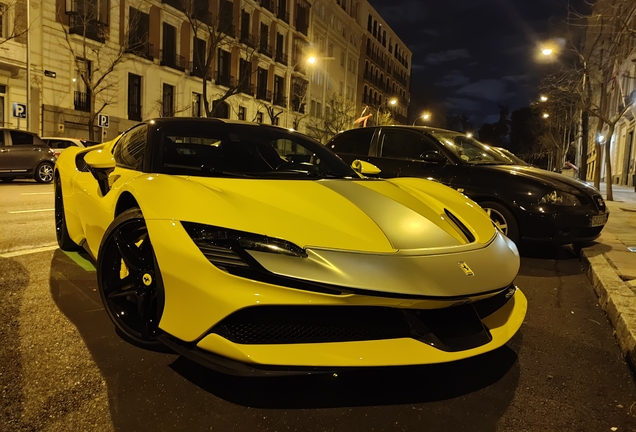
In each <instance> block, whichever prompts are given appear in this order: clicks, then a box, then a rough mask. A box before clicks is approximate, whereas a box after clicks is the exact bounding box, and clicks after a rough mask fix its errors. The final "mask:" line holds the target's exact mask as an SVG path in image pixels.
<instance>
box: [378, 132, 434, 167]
mask: <svg viewBox="0 0 636 432" xmlns="http://www.w3.org/2000/svg"><path fill="white" fill-rule="evenodd" d="M432 150H437V148H435V147H434V146H433V145H432V144H431V143H429V142H428V141H427V140H426V139H425V138H424V136H423V135H421V134H419V133H414V132H410V131H406V130H399V129H386V130H384V131H383V133H382V137H381V138H380V153H381V155H382V156H383V157H387V158H395V159H413V160H420V159H421V157H422V154H424V153H425V152H427V151H432Z"/></svg>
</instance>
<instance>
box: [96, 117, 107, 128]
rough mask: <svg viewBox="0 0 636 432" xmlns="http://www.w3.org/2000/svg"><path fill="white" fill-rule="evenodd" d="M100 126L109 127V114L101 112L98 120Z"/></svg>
mask: <svg viewBox="0 0 636 432" xmlns="http://www.w3.org/2000/svg"><path fill="white" fill-rule="evenodd" d="M97 123H98V124H99V127H103V128H107V127H108V116H107V115H105V114H100V115H99V119H98V120H97Z"/></svg>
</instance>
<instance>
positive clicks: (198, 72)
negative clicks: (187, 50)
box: [188, 61, 212, 81]
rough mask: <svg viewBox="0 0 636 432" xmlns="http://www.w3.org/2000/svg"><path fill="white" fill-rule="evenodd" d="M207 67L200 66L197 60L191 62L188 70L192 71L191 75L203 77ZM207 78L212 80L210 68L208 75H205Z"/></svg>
mask: <svg viewBox="0 0 636 432" xmlns="http://www.w3.org/2000/svg"><path fill="white" fill-rule="evenodd" d="M204 69H205V68H204V67H200V66H199V64H198V63H197V62H196V61H191V62H190V67H189V68H188V71H189V72H190V75H191V76H195V77H199V78H203V76H204V73H203V70H204ZM205 77H206V79H208V80H210V81H211V80H212V74H211V73H210V71H209V70H208V73H207V75H205Z"/></svg>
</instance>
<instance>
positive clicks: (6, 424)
mask: <svg viewBox="0 0 636 432" xmlns="http://www.w3.org/2000/svg"><path fill="white" fill-rule="evenodd" d="M44 192H52V186H40V185H36V184H27V183H24V184H15V185H3V184H0V212H1V216H0V229H1V231H0V251H3V252H0V347H1V348H0V392H1V396H0V430H2V431H41V430H46V431H69V430H73V431H75V430H82V431H110V430H114V431H141V430H143V431H146V430H161V431H172V430H188V431H220V432H221V431H222V432H225V431H227V432H232V431H427V432H428V431H445V432H448V431H611V430H613V429H612V428H617V429H616V430H617V431H619V432H621V431H633V430H636V386H635V385H634V381H633V378H632V376H631V374H630V372H629V369H628V367H627V365H626V364H625V362H624V361H623V360H622V358H621V355H620V352H619V350H618V347H617V345H616V342H615V339H614V336H613V334H612V329H611V327H610V325H609V323H608V321H607V318H606V317H605V315H604V313H603V312H602V310H601V308H600V307H599V306H598V304H597V301H596V297H595V295H594V293H593V291H592V288H591V286H590V284H589V282H588V280H587V278H586V277H585V274H584V269H583V268H582V266H581V263H580V261H579V260H578V258H576V257H575V256H574V254H573V253H572V252H571V251H569V250H568V249H566V248H558V249H545V248H543V249H532V250H525V251H524V257H523V259H522V267H521V272H520V274H519V277H518V278H517V281H516V283H517V285H518V286H519V287H520V288H521V289H522V290H523V291H524V293H525V294H526V296H527V297H528V300H529V312H528V315H527V318H526V321H525V323H524V324H523V326H522V328H521V330H520V332H519V333H518V334H517V335H516V336H515V337H514V338H513V339H512V341H511V342H510V343H509V344H508V345H507V346H505V347H503V348H501V349H499V350H497V351H495V352H492V353H489V354H486V355H483V356H480V357H477V358H473V359H469V360H464V361H460V362H456V363H452V364H446V365H438V366H425V367H407V368H392V369H372V370H364V371H356V372H348V373H340V374H338V375H337V376H333V375H327V376H310V377H292V378H267V379H265V378H234V377H228V376H224V375H220V374H218V373H215V372H212V371H209V370H206V369H204V368H201V367H199V366H197V365H196V364H193V363H191V362H189V361H188V360H185V359H183V358H180V357H179V356H177V355H175V354H172V353H168V352H154V351H148V350H143V349H140V348H137V347H135V346H133V345H130V344H129V343H127V342H125V341H124V340H123V339H122V338H121V337H120V336H119V335H118V334H117V333H116V332H115V329H114V327H113V325H112V324H111V323H110V321H109V320H108V317H107V315H106V313H105V311H104V310H103V308H102V306H101V302H100V299H99V295H98V293H97V291H96V289H97V283H96V280H95V272H94V271H92V269H91V266H90V263H88V262H87V261H85V260H83V258H82V257H81V256H80V255H77V254H66V253H63V252H61V251H60V250H44V251H41V252H33V251H31V250H29V249H30V248H33V247H35V246H46V245H48V244H50V243H51V242H52V241H53V240H54V233H53V229H54V223H53V212H52V211H48V212H45V211H42V212H31V213H9V211H12V212H15V211H23V210H35V209H46V208H52V206H53V204H52V203H53V195H52V194H48V195H23V194H29V193H44ZM15 215H22V216H17V217H16V216H15ZM38 242H40V243H38ZM49 249H50V248H49ZM7 251H12V252H7Z"/></svg>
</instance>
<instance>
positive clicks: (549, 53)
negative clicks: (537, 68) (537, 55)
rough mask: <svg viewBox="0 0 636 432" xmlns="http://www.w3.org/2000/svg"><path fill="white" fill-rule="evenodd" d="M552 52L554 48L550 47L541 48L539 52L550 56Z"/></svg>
mask: <svg viewBox="0 0 636 432" xmlns="http://www.w3.org/2000/svg"><path fill="white" fill-rule="evenodd" d="M553 52H554V50H553V49H552V48H543V49H542V50H541V54H543V55H544V56H546V57H547V56H551V55H552V53H553Z"/></svg>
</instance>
